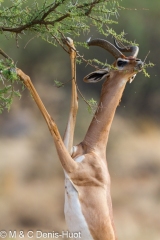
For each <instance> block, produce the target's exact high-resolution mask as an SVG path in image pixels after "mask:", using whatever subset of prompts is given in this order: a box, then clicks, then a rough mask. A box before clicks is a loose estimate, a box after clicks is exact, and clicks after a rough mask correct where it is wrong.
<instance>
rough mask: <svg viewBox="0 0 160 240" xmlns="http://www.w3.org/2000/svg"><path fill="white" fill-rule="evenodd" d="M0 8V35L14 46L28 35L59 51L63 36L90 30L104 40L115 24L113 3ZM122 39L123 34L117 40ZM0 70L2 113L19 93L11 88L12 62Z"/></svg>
mask: <svg viewBox="0 0 160 240" xmlns="http://www.w3.org/2000/svg"><path fill="white" fill-rule="evenodd" d="M0 7H1V8H0V32H1V34H7V37H13V38H15V40H16V43H17V46H18V38H19V36H23V35H24V34H25V33H26V32H28V31H30V32H31V33H32V34H34V36H35V37H41V38H42V39H43V40H45V41H47V42H48V43H50V44H54V45H56V44H57V43H58V44H60V45H61V46H62V47H63V42H62V41H61V39H62V37H63V36H64V35H67V36H69V35H71V36H79V35H80V34H81V33H86V32H89V31H90V28H91V27H96V29H97V30H98V31H99V32H100V33H102V34H103V35H105V36H107V35H108V34H113V35H115V34H116V33H115V32H114V31H113V30H112V29H111V28H110V27H109V25H110V24H112V23H117V21H114V20H113V17H114V16H115V17H117V16H118V9H119V2H118V1H116V0H107V1H104V0H75V1H73V0H72V1H69V0H54V1H51V0H41V1H37V0H34V1H31V0H14V1H13V0H8V1H5V2H3V1H0ZM122 36H123V34H121V36H120V38H122ZM77 44H78V43H77ZM79 44H80V43H79ZM82 45H85V44H82ZM3 56H4V55H3ZM4 57H6V56H4ZM7 58H8V57H7ZM82 60H84V59H82ZM0 67H1V83H2V89H1V90H0V99H1V105H0V106H1V107H0V111H1V112H2V110H3V109H4V108H7V109H9V108H10V106H11V103H12V101H13V96H15V95H18V96H19V92H17V91H15V90H14V87H13V83H14V81H15V79H16V76H15V75H16V73H15V70H14V71H13V69H15V66H14V67H13V62H12V61H8V60H6V61H4V60H1V66H0ZM16 80H17V79H16ZM55 83H56V85H58V87H60V86H62V85H63V84H59V82H57V81H55Z"/></svg>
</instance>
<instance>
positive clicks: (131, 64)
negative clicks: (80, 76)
mask: <svg viewBox="0 0 160 240" xmlns="http://www.w3.org/2000/svg"><path fill="white" fill-rule="evenodd" d="M65 43H66V45H67V46H68V48H69V54H70V58H71V66H72V101H71V111H70V116H69V122H68V125H67V130H66V134H65V136H64V142H65V144H64V142H63V140H62V138H61V136H60V133H59V131H58V128H57V126H56V124H55V122H54V120H53V119H52V118H51V117H50V115H49V114H48V112H47V110H46V109H45V107H44V105H43V103H42V101H41V99H40V97H39V95H38V93H37V92H36V90H35V88H34V86H33V84H32V82H31V80H30V78H29V77H28V76H27V75H25V74H24V73H23V72H22V71H21V70H20V69H17V74H18V75H19V77H20V79H21V80H22V81H23V83H24V84H25V85H26V87H27V88H28V89H29V91H30V93H31V94H32V96H33V98H34V100H35V102H36V103H37V105H38V107H39V109H40V111H41V112H42V114H43V116H44V118H45V120H46V123H47V125H48V127H49V130H50V132H51V134H52V136H53V138H54V142H55V146H56V149H57V152H58V155H59V159H60V161H61V164H62V167H63V169H64V171H65V173H66V176H67V181H68V186H69V187H68V188H70V189H71V190H72V193H73V192H74V193H76V194H74V196H73V198H72V200H73V199H75V200H78V201H77V205H76V206H79V202H80V207H79V212H78V211H77V212H78V213H80V214H81V217H80V218H78V216H77V215H78V214H77V215H76V217H77V219H78V221H80V222H82V221H83V223H84V222H85V224H82V226H86V227H88V228H89V231H90V233H91V237H90V239H91V238H93V239H94V240H116V234H115V230H114V224H113V214H112V202H111V194H110V175H109V171H108V167H107V161H106V145H107V142H108V137H109V132H110V127H111V124H112V121H113V118H114V114H115V111H116V108H117V106H118V104H119V102H120V99H121V97H122V94H123V91H124V88H125V86H126V83H127V81H128V80H129V79H130V78H131V77H132V76H133V75H134V74H135V73H137V72H138V71H140V68H141V66H138V63H137V61H136V59H134V58H133V57H129V58H125V59H126V60H128V64H127V65H126V67H124V68H123V70H111V71H110V72H108V73H107V79H106V81H105V82H104V84H103V87H102V91H101V96H100V101H99V105H98V108H97V111H96V113H95V115H94V117H93V120H92V122H91V124H90V126H89V129H88V131H87V133H86V136H85V138H84V140H83V141H82V142H81V143H80V144H79V145H78V146H77V147H76V148H75V151H73V153H72V156H70V152H71V145H72V142H73V133H74V126H75V120H76V112H77V107H78V105H77V92H76V87H75V86H76V83H75V81H76V76H75V57H76V54H75V53H76V50H75V47H74V44H73V41H72V40H71V39H69V38H67V39H65ZM114 66H116V62H115V64H114ZM78 157H79V159H80V160H81V161H80V162H78V161H77V162H76V160H77V159H78ZM66 187H67V186H66ZM77 193H78V194H77ZM66 194H68V195H67V196H68V198H69V193H68V192H67V190H66ZM74 197H75V198H74ZM69 211H70V214H69V217H71V218H72V216H74V211H72V207H70V208H69ZM66 212H67V211H66ZM83 216H84V217H83ZM69 219H70V218H69ZM72 219H74V218H72ZM78 221H77V222H78ZM73 223H74V222H73ZM75 227H76V229H78V227H79V226H78V224H77V225H76V226H75ZM88 228H87V230H88ZM90 233H89V234H90ZM87 234H88V232H87ZM82 240H87V239H82Z"/></svg>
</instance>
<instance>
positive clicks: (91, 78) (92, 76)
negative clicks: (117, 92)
mask: <svg viewBox="0 0 160 240" xmlns="http://www.w3.org/2000/svg"><path fill="white" fill-rule="evenodd" d="M107 76H109V71H108V68H104V69H100V70H97V71H95V72H91V73H89V74H88V75H87V76H86V77H84V78H83V81H84V82H87V83H96V82H99V81H101V80H103V79H104V78H106V77H107Z"/></svg>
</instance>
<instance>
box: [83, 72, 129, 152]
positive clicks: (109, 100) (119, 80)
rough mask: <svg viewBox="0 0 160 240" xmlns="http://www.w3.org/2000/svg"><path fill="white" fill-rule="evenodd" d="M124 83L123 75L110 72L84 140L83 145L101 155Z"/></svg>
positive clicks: (124, 77)
mask: <svg viewBox="0 0 160 240" xmlns="http://www.w3.org/2000/svg"><path fill="white" fill-rule="evenodd" d="M126 82H127V78H126V76H125V74H120V73H119V72H118V71H114V72H111V75H110V77H109V78H108V79H107V80H106V81H105V82H104V84H103V87H102V91H101V96H100V102H99V105H98V108H97V111H96V113H95V115H94V117H93V120H92V122H91V124H90V126H89V129H88V131H87V133H86V136H85V138H84V141H83V144H85V145H87V146H88V147H89V148H90V147H92V148H93V149H96V150H98V151H100V152H101V153H102V154H103V153H104V154H105V152H106V145H107V141H108V136H109V131H110V127H111V124H112V121H113V118H114V114H115V111H116V108H117V106H118V104H119V102H120V100H121V97H122V93H123V91H124V88H125V85H126Z"/></svg>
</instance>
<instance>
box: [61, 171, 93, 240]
mask: <svg viewBox="0 0 160 240" xmlns="http://www.w3.org/2000/svg"><path fill="white" fill-rule="evenodd" d="M64 213H65V219H66V223H67V226H68V230H69V232H71V233H78V234H80V235H79V236H80V238H77V237H76V238H75V239H81V240H93V237H92V236H91V234H90V231H89V228H88V225H87V222H86V220H85V218H84V215H83V213H82V209H81V205H80V201H79V198H78V192H77V190H76V189H75V187H74V186H73V183H72V182H71V180H70V179H69V177H68V176H67V174H66V173H65V205H64Z"/></svg>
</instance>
